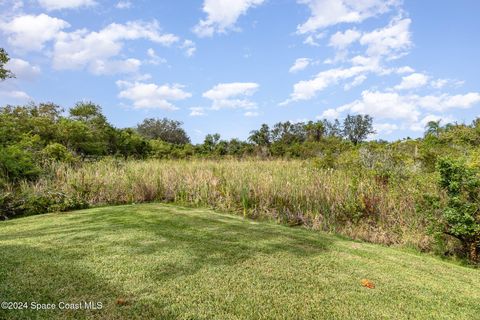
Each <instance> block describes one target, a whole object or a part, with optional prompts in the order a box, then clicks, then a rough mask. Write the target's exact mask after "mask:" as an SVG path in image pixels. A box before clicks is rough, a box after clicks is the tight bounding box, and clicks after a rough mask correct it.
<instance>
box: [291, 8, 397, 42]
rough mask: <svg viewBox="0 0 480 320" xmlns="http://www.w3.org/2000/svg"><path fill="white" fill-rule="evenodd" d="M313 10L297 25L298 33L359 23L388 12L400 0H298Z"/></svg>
mask: <svg viewBox="0 0 480 320" xmlns="http://www.w3.org/2000/svg"><path fill="white" fill-rule="evenodd" d="M297 2H298V3H300V4H305V5H307V6H308V7H309V9H310V11H311V16H310V17H309V18H308V20H307V21H306V22H305V23H303V24H301V25H299V26H298V27H297V33H299V34H305V33H309V32H314V31H317V30H319V29H324V28H326V27H329V26H333V25H336V24H339V23H359V22H362V21H363V20H365V19H367V18H370V17H373V16H376V15H379V14H382V13H385V12H388V11H389V10H390V9H391V8H392V7H394V6H395V5H397V4H398V3H399V1H398V0H297Z"/></svg>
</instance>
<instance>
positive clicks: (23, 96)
mask: <svg viewBox="0 0 480 320" xmlns="http://www.w3.org/2000/svg"><path fill="white" fill-rule="evenodd" d="M0 97H2V98H3V99H5V100H7V99H8V100H10V101H15V102H19V101H23V102H26V101H28V100H31V98H30V96H29V95H28V94H27V93H26V92H23V91H20V90H3V89H1V88H0Z"/></svg>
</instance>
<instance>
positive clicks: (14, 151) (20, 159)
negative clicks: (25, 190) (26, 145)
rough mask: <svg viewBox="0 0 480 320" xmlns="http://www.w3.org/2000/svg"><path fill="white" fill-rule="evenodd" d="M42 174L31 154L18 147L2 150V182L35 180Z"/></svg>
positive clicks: (0, 177) (0, 166)
mask: <svg viewBox="0 0 480 320" xmlns="http://www.w3.org/2000/svg"><path fill="white" fill-rule="evenodd" d="M40 172H41V170H40V168H39V167H38V166H37V165H36V162H35V159H34V158H33V155H32V153H31V152H28V151H25V150H23V149H22V148H21V147H19V146H17V145H13V146H8V147H6V148H0V180H5V181H18V180H21V179H26V180H33V179H35V178H36V177H37V176H38V175H39V174H40Z"/></svg>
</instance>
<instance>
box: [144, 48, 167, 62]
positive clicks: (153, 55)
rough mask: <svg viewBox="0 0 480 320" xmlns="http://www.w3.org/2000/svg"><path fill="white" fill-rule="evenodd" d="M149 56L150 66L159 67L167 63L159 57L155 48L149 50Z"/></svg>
mask: <svg viewBox="0 0 480 320" xmlns="http://www.w3.org/2000/svg"><path fill="white" fill-rule="evenodd" d="M147 55H148V56H149V58H150V59H149V60H148V61H147V62H148V63H150V64H153V65H159V64H162V63H166V62H167V60H166V59H165V58H161V57H159V56H158V55H157V53H156V52H155V50H154V49H153V48H149V49H148V50H147Z"/></svg>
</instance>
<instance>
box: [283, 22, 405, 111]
mask: <svg viewBox="0 0 480 320" xmlns="http://www.w3.org/2000/svg"><path fill="white" fill-rule="evenodd" d="M410 23H411V21H410V19H400V18H394V19H393V20H392V21H391V22H390V23H389V24H388V25H387V26H385V27H383V28H378V29H375V30H373V31H371V32H364V33H360V32H359V31H356V30H347V31H345V32H337V33H335V34H334V35H333V36H332V37H331V38H330V43H329V45H330V46H332V47H335V48H336V49H338V50H340V51H342V50H343V51H345V49H346V48H347V46H349V45H350V44H352V43H353V42H357V41H358V42H359V43H360V44H361V45H363V46H365V47H366V48H365V54H364V55H357V56H355V57H353V58H351V59H349V60H348V61H349V63H351V66H350V67H343V68H333V69H329V70H325V71H322V72H320V73H318V74H317V75H316V76H315V77H314V78H313V79H310V80H302V81H299V82H297V83H296V84H294V86H293V92H292V93H291V94H290V97H289V98H288V99H287V100H285V101H284V102H282V103H280V105H286V104H288V103H290V102H294V101H298V100H309V99H312V98H314V97H315V96H316V94H317V93H318V92H319V91H322V90H325V89H326V88H328V87H329V86H331V85H336V84H339V83H340V82H342V81H346V80H348V79H351V78H353V81H351V82H350V83H348V84H346V85H344V89H345V90H349V89H351V88H352V87H354V86H358V85H359V84H361V83H363V82H364V81H365V80H366V79H367V75H368V74H369V73H376V74H379V75H385V74H390V73H392V72H395V70H392V69H388V68H386V67H384V66H383V60H384V59H387V60H391V59H395V58H396V57H398V56H400V55H402V54H404V53H405V52H406V51H407V50H408V49H409V48H410V47H411V36H410V31H409V28H410ZM338 58H339V57H338V56H337V58H335V59H334V60H331V61H330V60H329V61H327V62H335V61H337V60H342V61H343V60H344V57H343V56H341V57H340V58H341V59H338ZM402 71H408V70H402Z"/></svg>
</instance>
